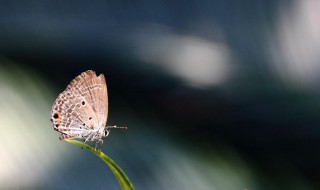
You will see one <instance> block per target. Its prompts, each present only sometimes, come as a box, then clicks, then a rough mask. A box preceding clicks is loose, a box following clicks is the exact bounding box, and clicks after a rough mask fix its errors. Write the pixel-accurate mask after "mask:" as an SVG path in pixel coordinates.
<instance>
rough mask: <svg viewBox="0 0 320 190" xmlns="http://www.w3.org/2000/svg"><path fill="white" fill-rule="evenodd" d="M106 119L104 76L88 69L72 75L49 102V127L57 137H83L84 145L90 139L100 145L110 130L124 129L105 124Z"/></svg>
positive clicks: (106, 102) (106, 97) (106, 105)
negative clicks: (50, 102)
mask: <svg viewBox="0 0 320 190" xmlns="http://www.w3.org/2000/svg"><path fill="white" fill-rule="evenodd" d="M107 118H108V93H107V85H106V80H105V77H104V75H103V74H100V75H99V76H97V75H96V73H95V72H94V71H92V70H88V71H85V72H83V73H81V74H80V75H78V76H77V77H76V78H74V79H73V80H72V81H71V82H70V84H69V85H68V86H67V88H66V89H65V90H64V91H63V92H62V93H61V94H60V95H59V96H58V98H57V99H56V100H55V102H54V103H53V106H52V110H51V119H50V120H51V122H52V123H53V129H54V130H56V131H58V132H60V137H59V139H60V140H64V139H73V138H77V139H83V140H84V142H83V143H84V144H85V143H86V142H88V141H93V142H94V145H95V148H97V147H98V146H99V147H100V148H101V146H102V144H103V140H102V138H103V137H106V136H108V135H109V132H110V129H112V128H125V129H127V127H117V126H106V122H107ZM82 148H83V147H82Z"/></svg>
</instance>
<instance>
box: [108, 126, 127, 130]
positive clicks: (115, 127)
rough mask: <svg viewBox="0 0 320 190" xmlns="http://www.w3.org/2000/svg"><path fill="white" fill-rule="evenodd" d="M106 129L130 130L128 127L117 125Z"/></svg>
mask: <svg viewBox="0 0 320 190" xmlns="http://www.w3.org/2000/svg"><path fill="white" fill-rule="evenodd" d="M106 128H107V129H128V127H118V126H116V125H114V126H107V127H106Z"/></svg>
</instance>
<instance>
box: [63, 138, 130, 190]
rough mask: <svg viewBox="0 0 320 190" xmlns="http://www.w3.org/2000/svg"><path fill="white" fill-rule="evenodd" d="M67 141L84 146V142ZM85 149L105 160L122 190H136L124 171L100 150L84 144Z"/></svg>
mask: <svg viewBox="0 0 320 190" xmlns="http://www.w3.org/2000/svg"><path fill="white" fill-rule="evenodd" d="M65 141H67V142H69V143H71V144H74V145H77V146H80V147H82V146H83V142H80V141H77V140H71V139H66V140H65ZM83 147H84V148H85V149H87V150H89V151H90V152H92V153H93V154H95V155H97V156H98V157H99V158H101V160H103V161H104V162H105V163H106V164H107V165H108V166H109V168H110V169H111V171H112V172H113V174H114V175H115V176H116V178H117V180H118V182H119V184H120V186H121V188H122V190H134V187H133V185H132V183H131V182H130V180H129V178H128V177H127V175H126V174H125V173H124V172H123V171H122V169H121V168H120V167H119V166H118V165H117V164H116V163H115V162H114V161H113V160H112V159H111V158H110V157H109V156H107V155H105V154H104V153H103V152H101V151H99V150H95V149H94V148H93V147H91V146H89V145H87V144H84V146H83Z"/></svg>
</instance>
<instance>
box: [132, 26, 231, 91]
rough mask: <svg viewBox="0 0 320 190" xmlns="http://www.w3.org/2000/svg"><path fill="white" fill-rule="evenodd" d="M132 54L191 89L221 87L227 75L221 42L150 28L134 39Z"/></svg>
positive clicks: (227, 57)
mask: <svg viewBox="0 0 320 190" xmlns="http://www.w3.org/2000/svg"><path fill="white" fill-rule="evenodd" d="M134 40H135V45H136V48H135V49H134V52H135V54H136V56H138V58H139V59H141V60H143V61H144V62H147V63H151V64H155V65H158V66H160V67H161V68H163V69H165V70H167V71H168V72H170V73H171V74H173V75H176V76H178V77H180V78H181V79H183V80H184V81H185V82H186V83H187V84H188V85H190V86H192V87H200V88H202V87H211V86H216V85H220V84H222V83H223V82H224V81H225V80H226V79H227V78H228V76H229V74H230V62H231V55H230V53H229V50H228V48H227V47H226V46H225V45H224V44H222V43H215V42H211V41H208V40H204V39H202V38H199V37H194V36H182V35H177V34H174V33H173V32H171V31H169V30H167V29H166V28H164V27H154V26H153V27H151V29H150V28H148V29H144V30H142V31H140V32H138V35H137V36H135V39H134Z"/></svg>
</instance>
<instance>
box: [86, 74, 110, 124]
mask: <svg viewBox="0 0 320 190" xmlns="http://www.w3.org/2000/svg"><path fill="white" fill-rule="evenodd" d="M94 75H95V73H94ZM82 87H83V89H82V90H83V91H84V92H87V93H84V94H83V96H84V97H85V98H86V99H87V100H88V102H89V104H90V105H91V107H92V109H93V111H94V112H95V114H96V118H97V120H98V125H97V126H95V127H97V128H102V129H103V128H104V127H105V125H106V122H107V117H108V94H107V85H106V80H105V77H104V75H103V74H100V75H99V76H95V77H92V78H90V79H89V80H86V81H85V82H84V83H83V85H82Z"/></svg>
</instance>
